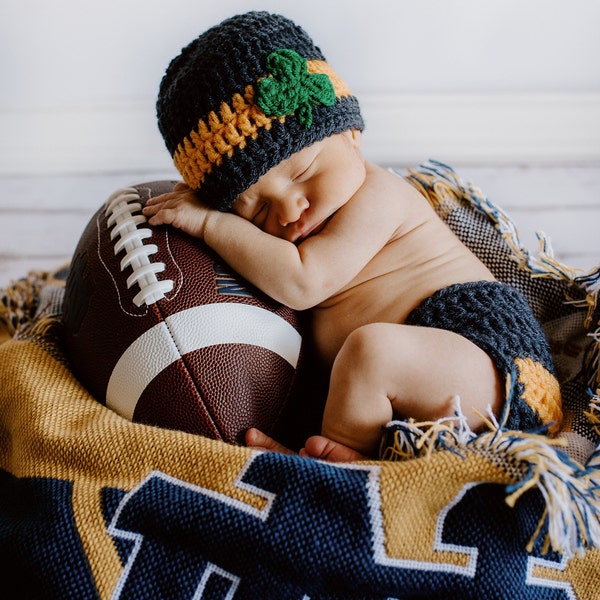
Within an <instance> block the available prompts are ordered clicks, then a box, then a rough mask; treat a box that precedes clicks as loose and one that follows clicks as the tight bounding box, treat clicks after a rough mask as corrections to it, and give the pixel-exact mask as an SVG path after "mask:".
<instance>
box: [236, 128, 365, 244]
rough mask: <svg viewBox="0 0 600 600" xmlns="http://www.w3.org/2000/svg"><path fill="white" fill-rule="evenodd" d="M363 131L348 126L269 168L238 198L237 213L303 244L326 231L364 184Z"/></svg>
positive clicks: (280, 236)
mask: <svg viewBox="0 0 600 600" xmlns="http://www.w3.org/2000/svg"><path fill="white" fill-rule="evenodd" d="M359 146H360V132H358V131H346V132H344V133H341V134H338V135H333V136H331V137H329V138H326V139H324V140H322V141H320V142H316V143H315V144H313V145H312V146H308V147H307V148H304V149H302V150H300V151H299V152H296V154H293V155H292V156H290V158H288V159H286V160H284V161H282V162H281V163H279V164H278V165H277V166H275V167H273V168H272V169H271V170H270V171H268V172H267V173H265V174H264V175H263V176H262V177H261V178H260V179H259V180H258V181H257V182H256V183H255V184H254V185H252V186H250V187H249V188H248V189H247V190H246V191H245V192H243V193H242V194H240V195H239V197H238V198H237V199H236V200H235V202H234V203H233V207H232V210H233V212H234V213H236V214H237V215H239V216H241V217H243V218H244V219H247V220H248V221H251V222H252V223H254V224H255V225H256V226H257V227H259V228H260V229H262V230H263V231H265V232H267V233H269V234H271V235H274V236H276V237H279V238H282V239H285V240H288V241H289V242H292V243H295V244H298V243H300V242H301V241H302V240H304V239H306V238H307V237H308V236H309V235H314V234H316V233H318V232H319V231H321V229H323V227H324V226H325V225H326V224H327V222H328V220H329V218H330V217H331V216H332V215H333V214H334V213H335V212H336V211H337V210H338V209H339V208H341V207H342V206H343V205H344V204H346V202H348V200H350V198H352V196H353V195H354V194H355V193H356V192H357V191H358V189H359V188H360V187H361V186H362V184H363V183H364V180H365V176H366V170H365V162H364V159H363V157H362V154H361V153H360V150H359Z"/></svg>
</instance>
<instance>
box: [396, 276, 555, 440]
mask: <svg viewBox="0 0 600 600" xmlns="http://www.w3.org/2000/svg"><path fill="white" fill-rule="evenodd" d="M406 323H407V324H409V325H421V326H425V327H437V328H439V329H445V330H447V331H452V332H454V333H458V334H460V335H462V336H463V337H465V338H467V339H468V340H470V341H471V342H473V343H474V344H475V345H477V346H479V348H481V349H482V350H483V351H484V352H486V353H487V354H488V355H489V356H490V357H491V359H492V361H493V362H494V364H495V365H496V368H497V369H498V371H499V373H500V376H501V377H502V379H503V380H505V379H506V376H507V375H509V374H513V375H514V374H515V370H516V368H517V367H516V365H515V362H514V361H515V358H523V359H525V358H531V359H532V360H534V361H536V362H538V363H540V364H541V365H542V366H543V367H544V368H545V369H547V370H548V371H549V372H550V373H551V374H553V375H556V370H555V366H554V359H553V358H552V354H551V352H550V347H549V345H548V341H547V339H546V336H545V334H544V332H543V330H542V328H541V325H540V324H539V322H538V321H537V320H536V318H535V316H534V315H533V313H532V311H531V308H530V306H529V304H528V303H527V300H526V299H525V297H524V296H523V295H522V294H521V292H519V291H518V290H516V289H515V288H513V287H511V286H509V285H507V284H504V283H500V282H492V281H478V282H473V283H462V284H456V285H452V286H449V287H447V288H444V289H442V290H439V291H438V292H436V293H435V294H433V295H432V296H430V297H429V298H427V299H426V300H424V301H423V302H422V303H421V304H420V305H419V306H418V307H417V308H415V309H414V310H413V311H412V312H411V313H410V315H409V316H408V318H407V320H406ZM522 394H523V385H522V384H520V383H519V384H518V385H516V386H515V387H514V388H513V397H512V398H509V399H507V400H509V401H510V412H509V417H508V421H507V423H506V426H507V427H508V428H509V429H520V430H530V429H534V428H536V427H539V426H540V425H541V422H540V419H539V416H538V415H537V413H536V412H535V411H534V410H533V409H532V408H531V407H530V406H529V405H528V404H526V403H525V402H524V401H522V400H521V396H522Z"/></svg>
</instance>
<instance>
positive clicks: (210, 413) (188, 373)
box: [156, 305, 225, 440]
mask: <svg viewBox="0 0 600 600" xmlns="http://www.w3.org/2000/svg"><path fill="white" fill-rule="evenodd" d="M156 309H157V312H158V313H159V314H160V316H161V319H162V322H163V323H164V324H165V327H166V330H167V332H168V333H169V337H170V338H171V340H173V345H174V346H175V348H177V352H179V356H180V358H179V360H181V362H182V364H183V366H184V367H185V374H186V377H187V378H188V380H189V382H190V383H191V385H192V386H193V388H194V389H195V390H196V393H197V394H198V396H199V398H202V403H203V405H204V408H205V409H206V414H207V415H208V416H209V417H210V422H211V425H212V426H213V427H214V429H215V431H217V432H218V434H219V436H220V437H221V439H222V440H223V439H225V436H224V435H223V431H222V430H221V428H220V427H219V426H218V425H217V423H216V421H215V415H214V414H213V411H212V410H210V409H209V407H208V405H207V403H206V402H205V401H204V395H203V394H202V392H201V391H200V388H199V387H198V384H197V383H196V381H194V378H193V377H192V373H191V371H190V366H189V364H188V361H187V360H186V359H185V354H184V353H183V352H182V348H181V347H180V345H179V344H178V343H177V340H176V339H175V336H174V335H173V332H172V330H171V325H170V322H169V321H168V320H167V318H166V316H165V315H164V314H163V312H162V310H161V309H160V307H159V306H158V305H157V306H156Z"/></svg>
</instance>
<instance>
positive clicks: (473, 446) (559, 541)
mask: <svg viewBox="0 0 600 600" xmlns="http://www.w3.org/2000/svg"><path fill="white" fill-rule="evenodd" d="M486 424H487V426H488V427H489V429H490V430H489V431H487V432H486V433H483V434H481V435H475V434H474V433H473V432H472V431H471V430H470V429H469V428H468V425H467V424H466V421H465V419H464V416H463V415H462V413H461V412H460V409H459V410H458V411H457V412H456V416H455V417H453V418H446V419H440V420H439V421H435V422H423V423H416V422H414V421H413V420H409V421H391V422H390V423H388V425H387V426H386V436H387V437H386V438H385V439H386V441H387V444H388V445H387V446H385V447H383V446H382V452H381V458H382V459H386V460H406V459H409V458H417V457H421V458H425V459H427V458H429V457H431V454H432V453H433V452H436V451H439V450H449V451H451V452H453V453H455V454H457V455H458V456H460V457H462V458H466V457H467V456H468V455H469V454H479V455H482V456H484V457H485V458H486V459H488V460H490V461H491V462H493V463H494V464H496V465H498V466H500V467H501V468H502V469H504V470H505V472H506V474H507V475H508V476H509V478H510V479H513V480H514V482H513V483H511V484H509V485H507V486H506V488H505V491H506V494H507V495H506V503H507V504H508V505H509V506H510V507H514V506H515V504H516V503H517V501H518V500H519V498H521V497H522V496H523V495H524V494H525V493H526V492H528V491H529V490H531V489H534V488H536V489H538V490H539V492H540V493H541V495H542V497H543V499H544V502H545V509H544V512H543V514H542V515H541V517H540V520H539V523H538V526H537V528H536V530H535V532H534V533H533V535H532V537H531V539H530V541H529V544H528V546H527V550H528V551H529V552H531V551H532V550H533V548H534V545H535V544H536V542H538V541H541V544H542V552H543V553H544V554H545V553H547V552H549V551H554V552H558V553H560V554H562V555H564V556H566V557H571V556H573V555H575V554H578V553H582V552H583V551H584V550H585V549H586V548H590V547H600V479H598V477H599V476H600V447H599V448H598V449H597V450H596V451H595V452H594V454H592V456H591V457H590V459H589V461H588V463H587V464H586V466H585V467H582V466H581V465H580V464H579V463H577V462H575V461H574V460H572V459H571V458H570V457H569V456H568V455H567V454H566V453H565V452H562V451H561V450H560V449H559V448H557V447H558V446H560V445H561V444H563V443H564V442H563V441H562V440H560V439H558V438H557V439H550V438H548V437H547V435H546V432H545V431H540V432H522V431H509V430H504V429H502V427H501V426H500V425H499V424H498V422H497V421H496V419H495V418H494V417H493V415H491V414H490V416H489V419H486Z"/></svg>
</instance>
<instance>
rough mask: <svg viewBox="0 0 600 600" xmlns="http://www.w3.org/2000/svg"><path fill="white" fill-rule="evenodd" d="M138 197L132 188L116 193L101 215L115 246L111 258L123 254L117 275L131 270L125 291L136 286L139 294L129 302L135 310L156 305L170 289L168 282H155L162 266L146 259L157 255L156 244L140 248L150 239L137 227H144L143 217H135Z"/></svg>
mask: <svg viewBox="0 0 600 600" xmlns="http://www.w3.org/2000/svg"><path fill="white" fill-rule="evenodd" d="M139 200H140V195H139V193H138V192H137V190H135V189H133V188H124V189H121V190H117V191H116V192H115V193H114V194H112V195H111V196H110V198H109V199H108V200H107V201H106V210H105V215H106V217H107V223H106V224H107V226H108V227H109V228H111V227H112V230H111V232H110V239H111V240H112V241H114V240H115V239H116V238H118V239H117V240H116V242H115V247H114V251H115V256H116V255H117V254H119V252H121V251H123V250H124V251H125V256H124V257H123V259H122V260H121V271H124V270H125V269H126V268H127V267H131V270H132V272H131V275H130V276H129V277H128V278H127V289H129V288H131V287H132V286H133V285H138V286H139V288H140V291H139V292H138V293H137V294H136V296H135V298H134V299H133V303H134V304H135V305H136V306H141V305H142V304H146V305H150V304H154V303H155V302H158V300H161V299H162V298H164V297H165V295H166V294H168V293H169V292H170V291H171V290H172V289H173V281H172V280H171V279H163V280H159V279H157V277H156V274H157V273H161V272H162V271H164V270H165V264H164V263H162V262H160V261H156V262H152V261H151V260H150V256H152V255H153V254H156V252H158V246H156V244H144V241H143V240H145V239H147V238H149V237H151V236H152V231H151V230H150V229H148V228H147V227H140V226H141V225H143V224H144V223H146V217H144V215H142V214H134V213H139V211H141V210H142V205H141V203H140V201H139Z"/></svg>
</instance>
